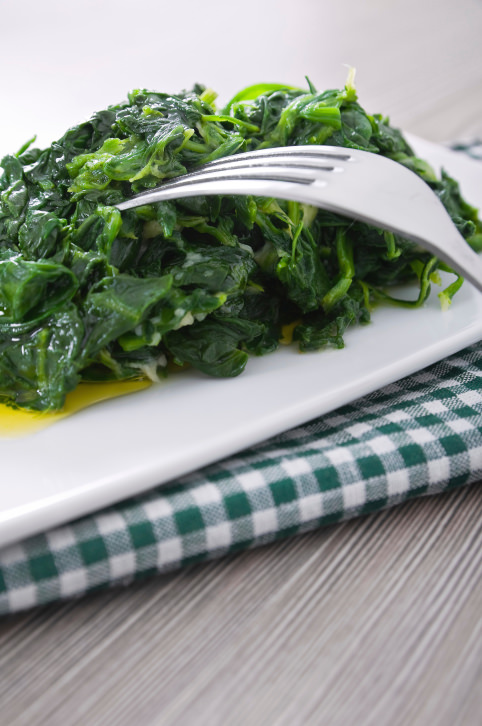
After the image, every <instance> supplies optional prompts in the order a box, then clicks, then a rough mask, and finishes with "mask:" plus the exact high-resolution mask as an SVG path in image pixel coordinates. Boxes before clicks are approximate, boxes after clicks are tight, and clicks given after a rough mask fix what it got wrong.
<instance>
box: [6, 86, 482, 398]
mask: <svg viewBox="0 0 482 726" xmlns="http://www.w3.org/2000/svg"><path fill="white" fill-rule="evenodd" d="M215 98H216V96H215V94H214V93H213V92H212V91H211V90H209V89H206V88H204V87H201V86H195V87H194V89H193V90H192V91H190V92H183V93H181V94H179V95H177V96H176V95H169V94H166V93H158V92H153V91H146V90H136V91H134V92H132V93H131V94H129V96H128V99H127V100H126V101H125V102H123V103H120V104H119V105H117V106H112V107H109V108H107V109H105V110H103V111H100V112H98V113H95V114H94V115H93V116H92V118H91V119H89V120H88V121H86V122H84V123H81V124H79V125H78V126H75V127H74V128H72V129H69V130H68V131H67V133H66V134H65V135H64V136H63V137H62V138H61V139H59V140H58V141H56V142H54V143H53V144H52V145H51V146H50V147H49V148H47V149H44V150H40V149H36V148H33V147H32V143H33V140H32V142H29V143H28V144H26V145H25V146H24V147H23V148H22V149H20V151H19V152H18V153H17V154H14V155H11V156H6V157H5V158H4V159H3V160H2V162H1V166H2V168H3V174H2V176H1V177H0V398H1V399H2V400H3V401H6V402H9V403H10V404H11V405H16V406H20V407H24V408H28V409H34V410H56V409H60V408H61V407H62V405H63V403H64V399H65V395H66V393H68V392H69V391H71V390H72V389H74V388H75V387H76V386H77V385H78V383H79V382H80V381H82V380H89V381H93V380H109V379H130V378H138V377H141V376H148V377H149V378H152V379H157V378H158V377H159V376H160V375H162V374H164V373H165V371H166V370H168V369H169V367H171V366H175V365H179V366H183V365H185V364H188V365H190V366H193V367H194V368H196V369H198V370H200V371H202V372H203V373H206V374H209V375H212V376H235V375H238V374H239V373H241V371H242V370H243V368H244V367H245V365H246V362H247V359H248V356H249V355H250V354H254V355H261V354H264V353H268V352H270V351H273V350H274V349H276V347H277V346H278V344H279V341H280V338H281V337H282V329H283V326H285V325H290V326H291V327H292V328H294V336H293V337H294V339H295V340H296V341H298V345H299V347H300V349H301V350H302V351H307V350H314V349H319V348H321V347H323V346H326V345H332V346H335V347H342V346H343V333H344V331H345V329H346V328H347V326H349V325H352V324H354V323H356V322H362V323H363V322H367V321H368V320H369V318H370V310H371V308H372V306H373V304H374V303H376V301H377V300H380V299H383V300H388V301H390V302H392V303H395V304H396V303H397V301H396V300H394V299H393V298H392V297H391V296H390V295H389V293H388V292H387V289H389V287H390V286H391V285H393V284H395V283H397V284H398V283H401V282H405V281H409V280H418V281H419V287H420V294H419V295H418V297H417V299H416V300H415V301H414V302H412V303H407V302H403V303H402V302H400V304H404V305H412V306H414V307H416V306H418V305H421V304H422V303H423V301H424V300H425V299H426V297H427V295H428V292H429V288H430V282H431V280H432V281H433V280H434V279H435V276H436V270H437V268H438V267H442V268H443V269H445V268H444V266H442V265H441V264H440V263H439V262H438V261H437V260H436V259H435V258H433V257H432V256H431V255H430V254H428V253H425V252H423V251H420V250H419V249H418V248H416V247H415V246H414V245H413V244H412V243H410V242H408V241H406V240H404V239H400V238H398V237H396V236H394V235H393V234H390V233H387V232H383V231H382V230H379V229H376V228H374V227H371V226H368V225H366V224H363V223H361V222H353V221H352V220H349V219H346V218H343V217H341V216H338V215H335V214H333V213H330V212H326V211H322V210H318V209H315V208H313V207H310V206H307V205H303V204H299V203H295V202H282V201H279V200H276V199H265V198H257V197H233V196H226V197H201V198H193V199H186V200H180V201H176V202H164V203H162V204H158V205H146V206H144V207H141V208H138V209H136V210H134V211H127V212H125V213H122V214H121V213H120V212H119V211H118V210H117V209H116V208H115V207H114V205H115V204H117V203H119V202H121V201H122V200H124V199H126V198H128V197H130V196H131V195H133V194H136V193H138V192H141V191H143V190H145V189H149V188H152V187H155V186H157V185H159V184H161V183H162V182H163V181H164V180H166V179H170V178H172V177H175V176H178V175H180V174H185V173H186V172H189V171H191V170H194V169H196V168H197V167H199V166H201V165H202V164H204V163H206V162H208V161H212V160H213V159H217V158H220V157H223V156H227V155H229V154H235V153H237V152H242V151H249V150H252V149H259V148H264V147H270V146H283V145H299V144H323V143H329V144H331V145H335V146H345V147H349V148H356V149H365V150H368V151H372V152H374V153H378V154H383V155H386V156H389V157H391V158H392V159H395V160H397V161H398V162H400V163H401V164H404V165H406V166H408V167H409V168H411V169H413V170H414V171H416V172H417V173H418V174H420V175H421V176H422V177H423V178H424V179H425V181H426V182H427V183H428V184H429V185H430V186H431V187H432V189H434V191H435V192H436V193H437V194H438V195H439V197H440V199H441V200H442V202H443V203H444V204H445V206H446V208H447V209H448V211H449V212H450V214H451V216H452V218H453V220H454V222H455V224H456V225H457V226H458V228H459V229H460V231H461V232H462V234H463V235H464V236H465V237H466V238H467V240H468V241H469V242H471V243H473V244H474V245H478V244H480V242H481V239H482V226H481V223H480V221H479V220H478V217H477V212H476V210H475V209H473V208H472V207H470V206H469V205H468V204H467V203H466V202H465V201H464V200H463V199H462V198H461V196H460V192H459V189H458V186H457V184H456V182H455V181H454V180H453V179H451V178H450V177H448V176H447V175H446V174H443V175H442V177H441V178H440V179H439V178H437V177H436V176H435V174H434V173H433V171H432V170H431V168H430V167H429V166H428V164H426V163H425V162H424V161H422V160H420V159H418V158H416V157H415V156H414V154H413V152H412V150H411V148H410V146H409V145H408V144H407V142H406V141H405V139H404V138H403V136H402V134H401V133H400V132H399V131H397V130H396V129H394V128H392V127H391V126H390V125H389V122H388V120H387V119H386V118H384V117H383V116H381V115H373V116H371V115H369V114H367V113H366V112H365V111H364V110H363V108H362V107H361V106H360V105H359V103H358V100H357V96H356V93H355V90H354V88H353V85H352V83H351V81H349V82H348V83H347V86H346V87H345V88H344V89H342V90H329V91H324V92H321V93H320V92H318V91H317V90H316V89H315V88H314V87H313V86H312V84H311V83H309V87H308V89H307V90H302V89H297V88H289V87H285V86H281V85H269V84H261V85H258V86H253V87H250V88H248V89H245V90H244V91H242V92H240V93H238V94H237V95H236V96H235V97H234V98H233V99H232V100H231V101H230V102H229V103H228V104H227V105H226V107H225V108H223V109H222V110H217V109H216V107H215ZM460 284H461V280H459V279H457V280H456V281H455V283H454V284H453V285H451V286H450V287H449V288H448V289H447V290H446V291H445V292H444V293H442V295H443V296H444V300H445V302H446V303H448V302H450V299H451V296H452V294H453V293H454V292H455V291H456V289H457V288H458V287H459V286H460Z"/></svg>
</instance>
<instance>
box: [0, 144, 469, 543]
mask: <svg viewBox="0 0 482 726" xmlns="http://www.w3.org/2000/svg"><path fill="white" fill-rule="evenodd" d="M411 141H412V142H413V143H414V146H415V148H416V150H417V153H419V155H420V156H422V157H424V158H426V159H428V160H429V161H431V162H432V163H433V164H434V166H435V167H437V168H439V167H440V166H443V167H444V168H445V169H447V171H448V172H449V173H451V174H452V175H453V176H455V177H456V178H457V179H458V180H459V181H460V183H461V187H462V191H463V193H464V195H465V196H466V198H467V199H468V201H470V202H471V203H472V204H475V205H476V206H479V207H480V206H482V164H480V163H478V162H475V161H471V160H470V159H467V158H466V157H464V156H462V155H460V154H455V153H452V152H450V151H448V150H447V149H443V148H441V147H438V146H435V145H433V144H429V143H427V142H423V141H421V140H413V139H412V140H411ZM481 338H482V295H480V294H479V293H478V292H476V291H475V290H474V288H472V287H471V286H470V285H469V284H467V283H466V284H465V285H464V286H463V288H462V290H461V291H460V293H459V294H458V295H457V296H456V299H455V301H454V304H453V306H452V308H451V309H450V310H448V311H447V312H441V309H440V304H439V300H438V298H437V296H436V294H434V293H432V295H431V297H430V299H429V300H428V302H427V303H426V305H425V307H424V308H423V309H420V310H409V309H398V308H390V307H385V308H383V307H381V308H379V309H377V310H376V311H375V313H374V314H373V318H372V322H371V323H370V325H369V326H364V327H359V328H353V329H352V330H350V331H349V332H348V334H347V335H346V347H345V348H344V349H343V350H326V351H322V352H320V353H309V354H304V355H300V354H299V353H298V352H297V351H296V349H295V348H294V347H287V348H285V347H282V348H281V349H280V350H279V351H278V352H276V353H273V354H271V355H268V356H265V357H263V358H255V359H252V360H250V361H249V363H248V366H247V369H246V371H245V373H243V374H242V375H241V376H240V377H239V378H234V379H228V380H213V379H209V378H206V377H204V376H202V375H201V374H196V373H195V372H186V373H184V374H182V375H177V376H174V377H172V378H171V379H168V380H167V381H166V382H165V383H162V384H160V385H155V386H152V387H151V388H149V389H146V390H144V391H141V392H139V393H136V394H132V395H129V396H125V397H122V398H118V399H114V400H110V401H106V402H102V403H98V404H96V405H94V406H91V407H90V408H87V409H85V410H83V411H81V412H79V413H77V414H74V415H73V416H71V417H67V418H65V419H62V420H59V421H58V422H57V423H55V424H54V425H52V426H50V427H49V428H47V429H44V430H42V431H39V432H37V433H35V434H31V435H29V436H25V437H22V438H17V439H1V440H0V458H1V462H2V485H1V488H0V545H5V544H8V543H11V542H14V541H16V540H19V539H23V538H25V537H27V536H29V535H32V534H35V533H38V532H40V531H43V530H46V529H48V528H50V527H53V526H55V525H59V524H61V523H64V522H67V521H69V520H72V519H75V518H78V517H80V516H82V515H85V514H87V513H89V512H93V511H95V510H97V509H99V508H101V507H105V506H107V505H110V504H113V503H115V502H117V501H120V500H121V499H125V498H126V497H129V496H133V495H135V494H139V493H140V492H143V491H145V490H147V489H149V488H151V487H153V486H156V485H159V484H164V483H167V482H169V481H170V480H172V479H173V478H175V477H178V476H180V475H182V474H186V473H187V472H189V471H193V470H195V469H197V468H199V467H202V466H204V465H206V464H209V463H211V462H213V461H216V460H219V459H221V458H222V457H225V456H227V455H229V454H232V453H234V452H236V451H239V450H241V449H242V448H244V447H246V446H249V445H251V444H254V443H256V442H259V441H261V440H263V439H265V438H267V437H269V436H272V435H274V434H277V433H280V432H281V431H283V430H286V429H287V428H289V427H291V426H296V425H299V424H301V423H303V422H305V421H308V420H310V419H311V418H314V417H315V416H319V415H322V414H325V413H327V412H329V411H331V410H333V409H335V408H337V407H339V406H341V405H343V404H345V403H348V402H350V401H353V400H354V399H356V398H358V397H359V396H362V395H364V394H367V393H369V392H371V391H374V390H376V389H377V388H380V387H381V386H383V385H386V384H388V383H390V382H393V381H395V380H397V379H399V378H401V377H403V376H405V375H409V374H410V373H413V372H414V371H416V370H419V369H420V368H423V367H424V366H427V365H430V364H431V363H434V362H435V361H437V360H440V359H441V358H444V357H445V356H447V355H450V354H452V353H455V352H457V351H458V350H460V349H462V348H463V347H465V346H467V345H470V344H471V343H475V342H476V341H478V340H480V339H481Z"/></svg>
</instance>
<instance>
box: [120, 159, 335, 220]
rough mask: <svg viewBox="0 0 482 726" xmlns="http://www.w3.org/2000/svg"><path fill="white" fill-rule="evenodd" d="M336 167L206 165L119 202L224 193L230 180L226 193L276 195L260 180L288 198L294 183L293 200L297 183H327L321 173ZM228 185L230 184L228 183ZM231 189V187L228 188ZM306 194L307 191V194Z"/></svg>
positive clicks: (132, 203)
mask: <svg viewBox="0 0 482 726" xmlns="http://www.w3.org/2000/svg"><path fill="white" fill-rule="evenodd" d="M333 170H334V167H332V166H329V167H328V166H327V167H321V168H319V167H318V166H316V165H303V164H291V165H289V167H288V170H287V166H286V165H285V164H282V163H280V164H275V165H273V164H262V165H249V166H246V165H244V164H236V165H234V166H228V167H226V168H223V167H217V168H216V169H215V170H214V169H211V168H209V169H203V170H199V171H197V172H192V173H191V174H186V175H185V176H182V177H178V178H176V179H173V180H172V181H168V182H165V183H164V184H162V185H161V186H159V187H156V188H155V189H152V190H149V191H146V192H142V193H141V194H138V195H136V196H135V197H133V198H132V199H128V200H126V201H125V202H121V203H120V204H118V205H117V208H118V209H119V210H120V211H124V210H126V209H132V208H133V207H139V206H141V205H143V204H153V203H155V202H159V201H162V200H168V199H176V198H177V197H179V196H183V197H187V196H196V195H203V194H210V195H214V194H222V193H223V191H222V188H220V185H222V184H228V183H230V182H231V185H230V186H231V189H230V190H228V191H225V192H224V193H225V194H250V193H251V194H258V196H274V194H273V190H272V189H271V191H269V190H267V188H265V187H262V186H261V185H260V184H261V183H263V182H268V183H269V184H278V187H277V190H276V193H278V192H279V196H280V197H281V198H284V199H289V198H290V197H289V196H287V189H286V188H285V187H288V186H289V187H290V188H291V189H292V191H293V192H294V193H295V196H294V197H293V200H296V199H298V198H299V192H298V191H297V190H296V185H298V186H301V187H306V186H308V185H310V184H312V183H313V182H315V181H317V182H318V183H319V184H320V185H323V183H326V182H323V180H322V179H321V173H323V172H325V173H326V172H328V173H330V172H331V171H333ZM236 182H239V183H240V184H241V187H240V188H241V189H242V191H239V192H236V191H233V188H234V187H233V185H235V183H236ZM256 182H259V183H258V184H257V186H256V187H253V189H255V191H252V192H250V191H249V188H248V187H247V184H249V183H251V184H253V183H256ZM225 188H226V187H225ZM226 189H227V188H226ZM305 193H306V192H305ZM303 198H304V195H303Z"/></svg>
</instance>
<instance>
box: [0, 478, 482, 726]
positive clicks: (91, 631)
mask: <svg viewBox="0 0 482 726" xmlns="http://www.w3.org/2000/svg"><path fill="white" fill-rule="evenodd" d="M480 495H481V488H480V486H479V485H475V486H473V487H469V488H467V489H463V490H460V491H454V492H452V493H450V494H447V495H441V496H439V497H433V498H428V499H422V500H418V501H415V502H412V503H409V504H406V505H403V506H402V507H399V508H396V509H393V510H389V511H386V512H383V513H380V514H378V515H375V516H371V517H366V518H361V519H357V520H352V521H350V522H346V523H344V524H341V525H338V526H334V527H330V528H327V529H325V530H320V531H316V532H313V533H310V534H306V535H302V536H300V537H297V538H293V539H289V540H286V541H284V542H279V543H276V544H273V545H270V546H267V547H264V548H260V549H258V550H254V551H250V552H245V553H242V554H240V555H238V556H234V557H230V558H225V559H222V560H219V561H216V562H212V563H208V564H205V565H200V566H197V567H194V568H190V569H188V570H184V571H180V572H178V573H176V574H173V575H170V576H167V577H157V578H153V579H150V580H148V581H145V582H141V583H137V584H134V585H133V586H131V587H130V588H128V589H125V590H121V589H115V590H110V591H108V592H105V593H98V594H96V595H94V596H91V597H87V598H84V599H83V600H80V601H78V602H71V603H66V604H61V605H54V606H49V607H46V608H44V609H39V610H37V611H34V612H31V613H27V614H25V615H19V616H16V617H11V618H9V619H6V620H4V621H2V622H1V623H0V673H1V674H2V678H1V681H0V703H1V704H2V719H3V720H4V722H5V723H8V724H10V725H11V726H20V725H21V724H27V723H28V724H32V723H35V724H36V725H37V724H38V725H40V724H49V726H50V725H51V724H57V723H58V724H72V725H73V724H91V723H95V724H103V723H105V724H110V723H116V724H118V725H119V726H123V724H126V726H127V725H128V724H129V725H130V724H133V723H136V722H137V723H142V724H157V723H162V724H192V723H195V724H196V725H198V724H199V725H202V724H211V725H216V724H250V723H253V724H257V723H269V724H297V723H300V724H325V723H326V724H330V725H331V724H346V723H355V722H356V723H361V724H365V723H366V724H371V723H373V724H379V723H390V724H395V725H397V724H400V725H402V724H407V723H410V724H417V723H420V724H426V723H437V724H439V725H440V726H445V724H447V726H449V725H450V726H452V724H454V723H457V718H458V717H463V719H464V720H462V721H460V723H467V724H470V723H474V724H475V723H476V722H475V721H474V720H473V717H474V716H475V714H477V713H480V709H482V699H481V697H480V691H477V684H478V682H479V679H480V675H481V674H480V663H481V640H480V625H481V619H480V613H481V612H482V588H481V554H480V553H481V544H482V530H481V524H480V523H481V514H482V498H481V496H480ZM464 714H465V715H464ZM471 719H472V720H471Z"/></svg>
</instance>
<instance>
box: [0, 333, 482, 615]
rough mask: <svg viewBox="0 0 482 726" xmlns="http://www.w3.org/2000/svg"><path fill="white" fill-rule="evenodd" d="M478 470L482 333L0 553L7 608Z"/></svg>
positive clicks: (254, 539) (378, 503) (342, 514)
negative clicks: (387, 381)
mask: <svg viewBox="0 0 482 726" xmlns="http://www.w3.org/2000/svg"><path fill="white" fill-rule="evenodd" d="M481 478H482V343H479V344H477V345H474V346H472V347H470V348H467V349H466V350H464V351H463V352H461V353H459V354H458V355H455V356H452V357H451V358H448V359H447V360H445V361H443V362H441V363H438V364H436V365H434V366H432V367H430V368H428V369H425V370H424V371H421V372H419V373H417V374H415V375H413V376H410V377H408V378H405V379H404V380H402V381H400V382H398V383H394V384H392V385H390V386H387V387H386V388H383V389H382V390H379V391H377V392H376V393H373V394H371V395H368V396H365V397H364V398H362V399H360V400H358V401H356V402H354V403H352V404H351V405H349V406H344V407H343V408H341V409H339V410H338V411H336V412H334V413H332V414H330V415H327V416H324V417H321V418H318V419H316V420H314V421H311V422H310V423H309V424H306V425H305V426H302V427H300V428H296V429H293V430H291V431H288V432H287V433H284V434H282V435H280V436H277V437H275V438H273V439H271V440H269V441H267V442H264V443H262V444H259V445H258V446H253V447H252V448H250V449H248V450H246V451H244V452H242V453H241V454H239V455H237V456H235V457H231V458H229V459H226V460H224V461H220V462H218V463H216V464H214V465H212V466H209V467H207V468H205V469H203V470H201V471H198V472H196V473H195V474H192V475H190V476H187V477H183V478H182V479H179V480H178V481H177V482H176V483H175V485H173V486H170V487H169V488H161V487H159V488H158V489H155V490H153V491H151V492H149V493H148V494H146V495H144V496H141V497H136V498H135V499H131V500H129V501H127V502H123V503H121V504H118V505H117V506H114V507H110V508H109V509H106V510H104V511H102V512H99V513H98V514H96V515H94V516H89V517H85V518H83V519H81V520H78V521H77V522H74V523H72V524H69V525H67V526H64V527H59V528H58V529H55V530H52V531H50V532H47V533H46V534H42V535H40V536H37V537H32V538H30V539H28V540H26V541H24V542H22V543H21V544H17V545H14V546H10V547H7V548H5V549H3V550H1V551H0V613H10V612H14V611H17V610H22V609H24V608H29V607H32V606H34V605H38V604H42V603H47V602H50V601H53V600H57V599H60V598H67V597H71V596H75V595H79V594H81V593H85V592H87V591H89V590H92V589H98V588H99V587H105V586H109V585H111V584H113V583H119V582H123V583H126V582H129V581H131V580H132V579H135V578H138V577H141V576H145V575H150V574H153V573H156V572H167V571H168V570H172V569H175V568H178V567H181V566H184V565H189V564H192V563H194V562H199V561H201V560H207V559H209V558H213V557H219V556H221V555H225V554H227V553H230V552H235V551H236V550H240V549H243V548H247V547H253V546H257V545H261V544H264V543H267V542H272V541H273V540H276V539H278V538H281V537H286V536H288V535H294V534H297V533H299V532H306V531H307V530H310V529H314V528H315V527H320V526H322V525H326V524H329V523H332V522H338V521H340V520H342V519H347V518H349V517H355V516H358V515H361V514H367V513H369V512H375V511H377V510H379V509H382V508H385V507H389V506H393V505H395V504H399V503H400V502H403V501H406V500H407V499H410V498H411V497H416V496H420V495H424V494H436V493H438V492H442V491H445V490H448V489H451V488H454V487H460V486H463V485H465V484H469V483H471V482H475V481H477V480H478V479H481Z"/></svg>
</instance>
